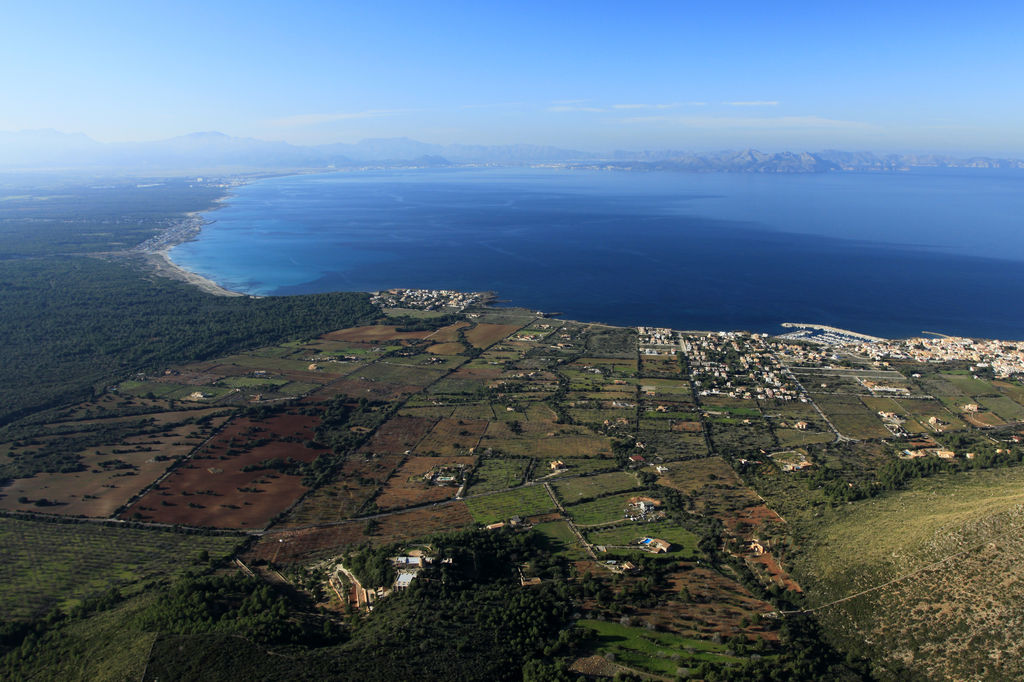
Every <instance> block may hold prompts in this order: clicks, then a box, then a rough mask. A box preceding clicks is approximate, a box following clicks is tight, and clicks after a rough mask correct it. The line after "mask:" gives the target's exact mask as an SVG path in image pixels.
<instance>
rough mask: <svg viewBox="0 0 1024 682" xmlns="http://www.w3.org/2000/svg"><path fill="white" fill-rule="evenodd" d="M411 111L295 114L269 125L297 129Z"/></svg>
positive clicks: (375, 110) (271, 122) (389, 110)
mask: <svg viewBox="0 0 1024 682" xmlns="http://www.w3.org/2000/svg"><path fill="white" fill-rule="evenodd" d="M409 111H412V110H411V109H368V110H366V111H350V112H342V113H336V114H297V115H295V116H286V117H284V118H279V119H275V120H273V121H270V125H273V126H278V127H281V128H298V127H302V126H311V125H318V124H321V123H331V122H333V121H351V120H354V119H363V118H383V117H385V116H397V115H399V114H405V113H408V112H409Z"/></svg>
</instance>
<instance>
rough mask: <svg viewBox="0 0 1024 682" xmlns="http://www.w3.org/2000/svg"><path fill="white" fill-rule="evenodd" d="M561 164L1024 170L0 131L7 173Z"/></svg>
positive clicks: (920, 159)
mask: <svg viewBox="0 0 1024 682" xmlns="http://www.w3.org/2000/svg"><path fill="white" fill-rule="evenodd" d="M536 163H552V164H562V165H566V166H570V167H576V168H608V169H620V170H635V171H659V170H660V171H686V172H704V173H707V172H729V173H827V172H836V171H897V170H906V169H909V168H917V167H938V168H1024V161H1022V160H1019V159H994V158H988V157H971V158H966V159H963V158H954V157H950V156H939V155H906V154H887V155H883V156H878V155H876V154H873V153H871V152H844V151H836V150H826V151H823V152H818V153H808V152H799V153H797V152H779V153H774V154H768V153H764V152H759V151H756V150H753V149H747V150H743V151H723V152H710V153H693V152H683V151H671V150H665V151H642V152H630V151H615V152H612V153H610V154H595V153H591V152H582V151H578V150H572V149H561V148H558V147H550V146H538V145H527V144H516V145H496V146H485V145H461V144H451V145H438V144H429V143H426V142H418V141H416V140H411V139H409V138H405V137H400V138H388V139H368V140H362V141H361V142H357V143H355V144H344V143H337V144H327V145H314V146H299V145H293V144H288V143H287V142H267V141H264V140H257V139H254V138H247V137H231V136H228V135H224V134H223V133H217V132H206V133H192V134H190V135H183V136H180V137H173V138H170V139H167V140H159V141H156V142H119V143H103V142H97V141H96V140H93V139H92V138H90V137H88V136H86V135H83V134H81V133H72V134H68V133H61V132H58V131H55V130H30V131H21V132H0V170H5V171H17V170H33V171H35V170H67V171H130V172H136V173H172V172H206V173H210V172H253V171H280V170H313V169H325V168H332V167H333V168H344V167H360V166H366V165H392V166H396V165H400V166H423V167H425V166H434V167H441V166H456V165H463V164H495V165H503V164H507V165H523V164H536Z"/></svg>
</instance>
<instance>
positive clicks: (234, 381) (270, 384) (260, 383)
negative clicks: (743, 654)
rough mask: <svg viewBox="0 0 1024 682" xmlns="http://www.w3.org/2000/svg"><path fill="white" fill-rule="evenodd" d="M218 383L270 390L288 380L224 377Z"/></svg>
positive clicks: (235, 386)
mask: <svg viewBox="0 0 1024 682" xmlns="http://www.w3.org/2000/svg"><path fill="white" fill-rule="evenodd" d="M220 383H221V384H223V385H224V386H230V387H231V388H258V389H263V390H266V391H272V390H274V389H275V388H278V387H280V386H284V385H285V384H287V383H288V380H287V379H274V378H271V377H224V378H223V379H221V380H220Z"/></svg>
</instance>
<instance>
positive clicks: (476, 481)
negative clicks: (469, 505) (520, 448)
mask: <svg viewBox="0 0 1024 682" xmlns="http://www.w3.org/2000/svg"><path fill="white" fill-rule="evenodd" d="M529 463H530V460H528V459H496V458H488V459H483V460H481V461H480V464H479V465H477V468H476V471H475V472H474V473H473V484H472V485H471V486H470V487H469V494H470V495H476V494H478V493H487V492H491V491H493V490H504V489H505V488H512V487H514V486H517V485H519V484H520V483H522V482H523V474H525V473H526V467H527V465H528V464H529Z"/></svg>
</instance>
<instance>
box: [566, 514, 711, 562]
mask: <svg viewBox="0 0 1024 682" xmlns="http://www.w3.org/2000/svg"><path fill="white" fill-rule="evenodd" d="M586 536H587V540H589V541H590V543H591V544H593V545H614V546H620V547H621V546H624V545H635V544H636V541H637V540H639V539H640V538H642V537H649V538H658V539H660V540H666V541H668V542H671V543H672V549H671V550H669V552H668V553H667V556H673V557H675V558H679V559H685V558H693V557H696V556H697V555H698V550H697V542H698V540H699V538H698V537H697V536H696V535H694V534H693V533H691V532H690V531H688V530H686V529H685V528H680V527H679V526H678V525H677V524H675V523H672V522H671V521H655V522H654V523H645V524H642V525H637V524H633V523H631V524H628V525H625V526H618V527H616V528H607V529H602V530H592V531H588V532H587V534H586ZM611 552H612V553H620V552H631V553H637V554H640V553H644V554H646V552H644V550H642V549H640V547H639V546H637V547H636V549H633V550H618V549H616V550H611Z"/></svg>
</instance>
